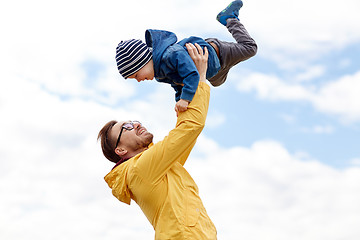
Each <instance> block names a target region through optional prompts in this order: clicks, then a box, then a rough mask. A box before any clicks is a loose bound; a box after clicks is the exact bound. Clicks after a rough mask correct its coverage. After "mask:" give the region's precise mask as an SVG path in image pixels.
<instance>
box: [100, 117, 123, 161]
mask: <svg viewBox="0 0 360 240" xmlns="http://www.w3.org/2000/svg"><path fill="white" fill-rule="evenodd" d="M116 123H117V121H115V120H112V121H110V122H108V123H107V124H105V126H104V127H103V128H102V129H101V130H100V132H99V135H98V137H97V139H98V140H99V139H100V142H101V150H102V152H103V154H104V156H105V157H106V158H107V159H108V160H109V161H111V162H113V163H117V162H118V161H120V160H121V157H120V156H119V155H117V154H116V153H115V148H116V146H115V144H116V143H115V141H114V140H113V139H111V138H110V136H109V135H110V131H111V129H112V128H113V126H114V125H115V124H116Z"/></svg>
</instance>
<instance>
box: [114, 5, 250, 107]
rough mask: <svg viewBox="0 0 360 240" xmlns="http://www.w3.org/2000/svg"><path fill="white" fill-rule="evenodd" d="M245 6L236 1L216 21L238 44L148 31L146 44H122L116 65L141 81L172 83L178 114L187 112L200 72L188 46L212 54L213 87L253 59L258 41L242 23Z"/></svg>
mask: <svg viewBox="0 0 360 240" xmlns="http://www.w3.org/2000/svg"><path fill="white" fill-rule="evenodd" d="M242 5H243V3H242V1H241V0H236V1H233V2H232V3H230V4H229V5H228V6H227V7H226V8H225V9H224V10H223V11H221V12H220V13H219V14H218V15H217V17H216V18H217V20H218V21H219V22H220V23H221V24H222V25H224V26H226V27H227V29H228V31H229V32H230V33H231V35H232V36H233V38H234V39H235V40H236V43H233V42H225V41H221V40H219V39H217V38H208V39H205V40H203V39H202V38H199V37H190V38H186V39H183V40H181V41H179V42H177V37H176V35H175V34H174V33H172V32H169V31H163V30H152V29H148V30H146V32H145V40H146V44H145V43H143V42H142V41H141V40H136V39H131V40H127V41H121V42H120V43H119V45H118V46H117V48H116V62H117V67H118V70H119V72H120V74H121V75H122V76H123V77H124V78H125V79H127V78H134V79H136V80H137V81H138V82H140V81H144V80H152V79H153V78H154V77H155V79H156V80H157V81H158V82H164V83H168V84H171V86H172V87H173V88H174V89H175V92H176V93H175V100H176V105H175V111H176V112H182V111H185V110H186V109H187V106H188V104H189V103H190V102H191V100H192V98H193V96H194V94H195V91H196V89H197V86H198V83H199V73H198V71H197V69H196V66H195V64H194V62H193V61H192V59H191V58H190V56H189V54H188V53H187V50H186V46H185V44H186V43H193V44H199V45H200V46H201V47H202V48H204V47H206V48H207V50H208V53H209V58H208V69H207V73H206V79H208V80H209V82H210V83H211V84H212V85H213V86H220V85H221V84H223V83H224V82H225V80H226V77H227V74H228V72H229V70H230V68H232V67H233V66H234V65H236V64H238V63H239V62H241V61H244V60H246V59H249V58H250V57H252V56H254V55H255V54H256V51H257V45H256V43H255V41H254V40H253V39H252V38H251V37H250V35H249V34H248V32H247V31H246V29H245V27H244V26H243V25H242V24H241V23H240V21H239V18H238V16H239V9H240V8H241V7H242Z"/></svg>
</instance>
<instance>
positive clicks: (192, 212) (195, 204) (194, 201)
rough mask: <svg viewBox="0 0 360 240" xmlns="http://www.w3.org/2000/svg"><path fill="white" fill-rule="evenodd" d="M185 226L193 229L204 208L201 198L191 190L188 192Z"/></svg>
mask: <svg viewBox="0 0 360 240" xmlns="http://www.w3.org/2000/svg"><path fill="white" fill-rule="evenodd" d="M185 201H186V207H185V226H188V227H193V226H195V225H196V223H197V222H198V220H199V216H200V209H201V207H202V204H201V200H200V198H199V196H198V195H197V194H196V193H195V192H193V191H192V190H191V189H187V190H186V200H185Z"/></svg>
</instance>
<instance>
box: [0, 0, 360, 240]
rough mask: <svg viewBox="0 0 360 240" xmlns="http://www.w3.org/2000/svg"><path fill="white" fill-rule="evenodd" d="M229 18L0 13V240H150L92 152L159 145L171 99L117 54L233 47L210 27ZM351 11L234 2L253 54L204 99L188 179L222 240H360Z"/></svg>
mask: <svg viewBox="0 0 360 240" xmlns="http://www.w3.org/2000/svg"><path fill="white" fill-rule="evenodd" d="M228 3H229V2H226V1H215V0H210V1H204V0H193V1H184V0H182V1H180V0H179V1H165V0H154V1H151V2H150V1H143V0H139V1H136V2H126V3H124V2H119V1H113V0H105V1H101V2H98V1H81V0H79V1H67V0H65V1H61V2H56V1H44V0H35V1H31V2H29V1H23V0H16V1H11V2H7V3H1V7H0V22H1V23H0V24H1V29H2V33H3V34H2V35H3V36H4V37H3V38H2V39H1V40H0V41H1V44H0V50H1V56H0V61H1V65H2V66H3V67H2V71H1V83H2V86H1V88H0V114H1V118H0V131H1V134H0V142H1V144H0V193H1V196H2V197H1V199H0V212H1V213H2V214H1V216H0V238H1V239H16V240H21V239H39V240H41V239H49V238H50V239H75V238H81V239H82V238H86V239H99V238H101V239H134V240H137V239H153V234H154V233H153V230H152V228H151V225H150V224H149V223H148V222H147V220H146V218H145V217H144V215H143V214H142V213H141V210H140V209H139V208H138V207H137V206H136V204H135V203H132V204H131V206H127V205H125V204H122V203H120V202H118V201H117V200H116V198H114V197H113V196H112V195H111V191H110V189H109V188H108V187H107V185H106V184H105V182H104V180H103V177H104V176H105V175H106V174H107V173H108V171H109V170H110V169H111V168H112V164H111V163H110V162H108V161H107V160H106V159H105V158H104V157H103V156H102V153H101V150H100V144H99V143H98V142H97V141H96V137H97V133H98V131H99V130H100V128H101V127H102V126H103V125H104V124H105V123H106V122H107V121H109V120H112V119H118V120H123V119H137V120H140V121H141V122H142V123H143V124H144V125H145V126H146V127H147V128H148V130H149V131H151V132H153V133H154V134H155V139H154V140H155V141H159V140H161V139H162V138H163V137H164V136H165V135H166V134H167V133H168V132H169V131H170V130H171V129H172V128H173V126H174V125H175V121H176V116H175V112H174V110H173V108H174V104H175V102H174V92H173V90H172V89H171V87H170V86H169V85H166V84H160V83H157V82H155V81H148V82H142V83H137V82H136V81H131V80H126V81H125V80H124V79H122V78H121V77H120V75H119V73H118V72H117V69H116V64H115V60H114V55H115V47H116V45H117V44H118V42H119V41H120V40H125V39H129V38H138V39H142V40H143V39H144V31H145V29H147V28H156V29H166V30H170V31H173V32H175V33H176V34H177V36H178V38H179V39H182V38H184V37H188V36H191V35H197V36H200V37H204V38H206V37H218V38H220V39H223V40H228V41H232V38H231V36H230V34H229V33H228V32H227V31H226V29H225V28H224V27H223V26H222V25H220V24H219V23H218V22H216V20H215V16H216V14H217V13H218V12H219V11H220V10H222V9H223V8H224V7H225V6H226V5H227V4H228ZM19 6H22V7H21V8H19ZM359 7H360V4H359V2H358V1H355V0H344V1H342V2H337V1H333V0H330V1H325V0H317V1H310V0H304V1H301V2H299V1H297V2H293V1H286V0H274V1H265V0H255V1H244V7H243V8H242V9H241V11H240V19H241V21H242V22H243V23H244V25H245V26H246V28H247V30H248V31H249V33H250V34H251V35H252V37H253V38H254V39H255V40H256V42H257V44H258V47H259V48H258V53H257V55H256V56H255V57H253V58H252V59H249V60H248V61H245V62H243V63H240V64H239V65H238V66H236V67H235V68H234V69H232V70H231V72H230V74H229V77H228V80H227V82H226V83H225V84H223V85H222V86H220V87H217V88H214V87H212V88H211V100H210V108H209V113H208V119H207V125H206V127H205V129H204V131H203V133H202V134H201V136H200V137H199V139H198V142H197V144H196V146H195V148H194V150H193V152H192V154H191V156H190V158H189V160H188V162H187V163H186V165H185V167H186V168H187V170H188V171H189V172H190V174H191V175H192V176H193V178H194V179H195V181H196V182H197V184H198V186H199V189H200V196H201V197H202V200H203V201H204V204H205V207H206V209H207V211H208V213H209V215H210V217H211V218H212V220H213V222H214V223H215V225H216V227H217V230H218V237H219V239H234V240H237V239H264V238H266V239H274V240H282V239H284V240H285V239H295V240H297V239H299V240H300V239H307V240H318V239H329V240H335V239H347V240H355V239H356V240H357V239H359V237H360V230H359V228H358V222H360V217H359V216H360V205H359V204H358V203H359V202H360V150H359V149H360V145H359V142H360V137H359V133H360V125H359V123H360V95H359V91H360V67H359V62H360V59H359V58H360V57H359V56H360V44H359V42H360V32H359V31H358V29H360V17H359V15H358V9H359ZM19 229H21V231H20V230H19Z"/></svg>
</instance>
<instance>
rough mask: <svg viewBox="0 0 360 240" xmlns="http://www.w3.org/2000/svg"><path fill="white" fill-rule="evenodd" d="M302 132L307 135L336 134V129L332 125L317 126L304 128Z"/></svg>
mask: <svg viewBox="0 0 360 240" xmlns="http://www.w3.org/2000/svg"><path fill="white" fill-rule="evenodd" d="M302 131H304V132H306V133H316V134H331V133H333V132H334V127H332V126H330V125H315V126H313V127H305V128H302Z"/></svg>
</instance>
